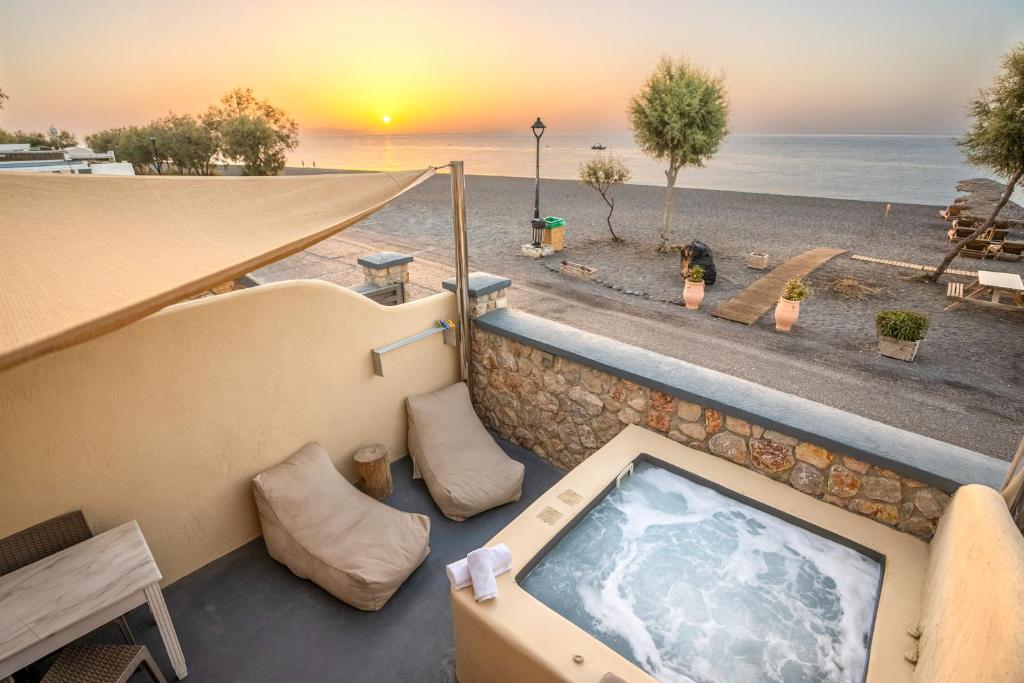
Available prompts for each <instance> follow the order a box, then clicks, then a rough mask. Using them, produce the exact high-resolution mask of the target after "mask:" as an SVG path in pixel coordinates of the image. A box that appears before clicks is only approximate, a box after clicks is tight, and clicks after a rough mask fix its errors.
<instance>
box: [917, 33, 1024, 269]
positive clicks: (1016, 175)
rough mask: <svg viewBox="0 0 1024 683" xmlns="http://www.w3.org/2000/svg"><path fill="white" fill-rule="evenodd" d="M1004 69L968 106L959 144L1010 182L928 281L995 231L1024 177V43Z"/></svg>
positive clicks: (969, 155) (973, 159)
mask: <svg viewBox="0 0 1024 683" xmlns="http://www.w3.org/2000/svg"><path fill="white" fill-rule="evenodd" d="M1002 66H1003V68H1002V71H1001V72H1000V73H999V75H998V76H996V79H995V83H993V84H992V87H991V88H988V89H987V90H982V91H981V92H979V93H978V95H977V96H976V97H975V98H974V99H973V100H971V102H970V104H969V105H968V108H969V110H970V114H971V118H972V119H973V121H972V123H971V127H970V129H969V130H968V131H967V133H966V134H965V135H964V137H963V138H961V139H960V140H958V141H957V144H959V145H960V148H961V149H962V150H963V151H964V156H966V157H967V161H969V162H970V163H971V164H973V165H975V166H982V167H985V168H988V169H990V170H992V171H993V172H995V173H996V174H998V175H1000V176H1002V177H1004V178H1009V180H1008V181H1007V183H1006V188H1005V189H1004V190H1003V194H1002V195H1001V196H1000V198H999V201H998V202H996V205H995V206H994V207H993V209H992V214H991V215H990V216H989V217H988V220H986V221H985V222H984V223H983V224H981V225H980V226H978V227H977V228H976V229H975V230H974V232H972V233H971V234H970V235H968V236H967V237H966V238H965V239H963V240H961V241H960V242H958V243H956V244H955V245H953V247H952V248H951V249H950V250H949V251H948V252H947V253H946V256H945V258H943V259H942V263H940V264H939V267H938V268H936V269H935V272H934V273H932V274H926V275H925V279H927V280H931V281H936V280H938V279H939V278H940V277H941V276H942V274H943V273H944V272H945V271H946V268H948V267H949V264H950V263H952V261H953V259H954V258H956V255H957V254H959V253H960V250H961V249H963V248H964V246H965V245H966V244H967V243H968V242H969V241H971V240H973V239H977V238H978V236H979V235H981V234H983V233H984V232H985V231H986V230H988V229H989V228H991V227H992V225H993V224H994V223H995V222H996V218H998V217H999V212H1000V211H1002V210H1003V207H1004V206H1006V204H1007V202H1009V201H1010V197H1011V195H1013V190H1014V188H1015V187H1016V186H1017V184H1018V183H1020V181H1021V177H1022V176H1024V43H1021V44H1019V45H1017V46H1016V47H1015V48H1013V49H1012V50H1011V51H1010V52H1009V53H1007V54H1006V56H1004V57H1003V65H1002Z"/></svg>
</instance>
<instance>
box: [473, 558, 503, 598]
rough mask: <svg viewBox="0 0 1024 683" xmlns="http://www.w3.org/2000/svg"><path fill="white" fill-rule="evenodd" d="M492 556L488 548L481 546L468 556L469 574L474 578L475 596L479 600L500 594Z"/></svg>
mask: <svg viewBox="0 0 1024 683" xmlns="http://www.w3.org/2000/svg"><path fill="white" fill-rule="evenodd" d="M491 556H492V553H491V552H490V551H489V550H488V549H487V548H479V549H477V550H474V551H473V552H471V553H470V554H469V555H468V556H467V557H466V563H467V564H468V565H469V576H470V578H472V579H473V597H474V598H475V599H476V601H477V602H483V601H484V600H490V599H491V598H493V597H495V596H496V595H497V594H498V582H497V581H495V574H494V564H492V561H491Z"/></svg>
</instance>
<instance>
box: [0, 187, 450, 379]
mask: <svg viewBox="0 0 1024 683" xmlns="http://www.w3.org/2000/svg"><path fill="white" fill-rule="evenodd" d="M432 174H433V171H432V170H430V169H427V170H423V171H406V172H399V173H347V174H325V175H310V176H290V177H225V178H221V177H173V176H88V175H64V174H16V173H10V174H3V173H0V370H2V369H4V368H8V367H10V366H12V365H16V364H18V363H21V362H23V361H26V360H28V359H30V358H33V357H35V356H38V355H40V354H43V353H47V352H49V351H53V350H56V349H59V348H63V347H66V346H70V345H72V344H76V343H79V342H82V341H85V340H87V339H90V338H92V337H96V336H98V335H101V334H104V333H106V332H110V331H112V330H114V329H117V328H119V327H122V326H124V325H127V324H128V323H131V322H133V321H135V320H138V319H140V318H142V317H144V316H146V315H149V314H150V313H153V312H155V311H158V310H159V309H161V308H163V307H165V306H167V305H169V304H172V303H174V302H176V301H180V300H182V299H185V298H187V297H190V296H192V295H194V294H198V293H200V292H203V291H205V290H207V289H210V288H211V287H214V286H216V285H219V284H222V283H224V282H227V281H229V280H232V279H234V278H236V277H239V276H241V275H243V274H245V273H247V272H249V271H251V270H254V269H256V268H259V267H260V266H263V265H266V264H267V263H270V262H272V261H276V260H278V259H281V258H284V257H285V256H288V255H290V254H294V253H295V252H297V251H301V250H302V249H305V248H306V247H308V246H310V245H312V244H315V243H316V242H319V241H320V240H322V239H325V238H326V237H329V236H331V235H333V234H335V233H337V232H339V231H341V230H344V229H345V228H346V227H348V226H350V225H352V224H353V223H355V222H357V221H359V220H361V219H363V218H365V217H366V216H368V215H370V214H371V213H373V212H374V211H376V210H377V209H379V208H381V207H382V206H384V205H385V204H387V203H388V202H389V201H391V200H392V199H394V198H395V197H397V196H398V195H400V194H402V193H403V192H405V191H406V190H408V189H410V188H412V187H414V186H415V185H417V184H418V183H420V182H422V181H424V180H426V179H427V178H428V177H430V176H431V175H432Z"/></svg>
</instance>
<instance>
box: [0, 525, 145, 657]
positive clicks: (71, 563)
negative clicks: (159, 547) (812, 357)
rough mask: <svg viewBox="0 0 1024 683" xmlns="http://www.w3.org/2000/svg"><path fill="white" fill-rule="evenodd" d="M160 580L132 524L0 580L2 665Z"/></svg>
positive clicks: (140, 533) (2, 577)
mask: <svg viewBox="0 0 1024 683" xmlns="http://www.w3.org/2000/svg"><path fill="white" fill-rule="evenodd" d="M161 578H162V576H161V575H160V570H159V569H158V568H157V566H156V561H155V560H154V559H153V554H152V553H151V552H150V551H149V546H148V545H146V539H145V538H144V537H143V536H142V531H141V530H140V529H139V525H138V523H137V522H135V521H134V520H133V521H131V522H126V523H125V524H122V525H121V526H118V527H115V528H113V529H111V530H110V531H107V532H105V533H102V534H99V535H98V536H94V537H92V538H90V539H88V540H86V541H82V542H81V543H78V544H75V545H73V546H71V547H70V548H67V549H65V550H62V551H60V552H59V553H55V554H53V555H50V556H49V557H45V558H43V559H42V560H39V561H38V562H34V563H32V564H30V565H29V566H27V567H22V568H21V569H19V570H18V571H16V572H11V573H10V574H7V575H6V576H0V661H3V660H4V659H6V658H8V657H11V656H13V655H15V654H17V653H18V652H21V651H23V650H25V649H27V648H28V647H31V646H33V645H35V644H36V643H38V642H40V641H43V640H45V639H47V638H49V637H51V636H53V635H55V634H57V633H59V632H60V631H62V630H63V629H66V628H68V627H69V626H71V625H73V624H75V623H76V622H78V621H81V620H82V619H84V618H86V617H88V616H89V615H91V614H95V613H96V612H99V611H101V610H103V609H105V608H108V607H110V606H112V605H114V604H116V603H117V602H119V601H121V600H124V599H126V598H128V597H130V596H132V595H135V594H138V593H140V592H141V591H142V590H143V589H144V588H145V587H146V586H149V585H152V584H154V583H157V582H159V581H160V579H161Z"/></svg>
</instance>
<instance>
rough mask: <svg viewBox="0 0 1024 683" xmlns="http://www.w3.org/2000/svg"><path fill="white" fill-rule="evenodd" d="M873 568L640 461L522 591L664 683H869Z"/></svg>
mask: <svg viewBox="0 0 1024 683" xmlns="http://www.w3.org/2000/svg"><path fill="white" fill-rule="evenodd" d="M880 581H881V566H880V565H879V563H878V562H876V561H875V560H873V559H870V558H868V557H866V556H864V555H863V554H861V553H859V552H857V551H856V550H853V549H851V548H848V547H846V546H844V545H842V544H840V543H836V542H834V541H831V540H829V539H826V538H823V537H822V536H819V535H817V534H815V533H814V532H812V531H809V530H807V529H803V528H801V527H799V526H796V525H794V524H791V523H790V522H787V521H785V520H783V519H780V518H779V517H776V516H774V515H772V514H769V513H767V512H762V511H761V510H758V509H756V508H753V507H751V506H749V505H746V504H744V503H741V502H739V501H736V500H734V499H732V498H729V497H728V496H725V495H723V494H721V493H718V492H717V491H714V490H713V489H710V488H708V487H706V486H703V485H701V484H698V483H695V482H693V481H690V480H689V479H686V478H685V477H682V476H680V475H677V474H674V473H672V472H669V471H668V470H666V469H663V468H660V467H657V466H654V465H650V464H648V463H645V462H639V463H637V465H636V469H635V471H634V474H633V476H632V477H630V478H628V479H626V480H624V482H623V484H622V486H621V487H620V488H618V489H616V490H614V491H613V492H611V493H610V494H609V495H608V496H607V497H606V498H605V499H604V500H603V501H601V502H600V503H599V504H598V505H597V506H596V507H595V508H594V509H593V510H592V511H591V512H590V514H588V515H587V517H586V518H585V519H584V520H583V521H581V522H580V523H579V524H578V525H577V526H576V527H575V528H574V529H572V530H571V531H570V532H569V533H568V534H567V535H566V536H565V537H564V538H563V539H562V540H561V541H560V542H559V543H558V545H557V546H555V547H554V548H553V549H552V550H551V551H550V552H549V553H548V554H547V555H546V556H545V557H544V558H543V559H542V560H541V561H540V563H539V564H538V565H537V566H536V567H535V568H534V569H533V570H532V571H531V572H530V574H529V576H527V577H526V579H525V580H524V582H523V588H524V589H526V590H527V591H528V592H529V593H531V594H532V595H534V596H535V597H536V598H538V599H539V600H541V601H542V602H543V603H545V604H546V605H547V606H548V607H550V608H552V609H553V610H555V611H556V612H558V613H559V614H561V615H562V616H564V617H566V618H567V619H569V620H570V621H572V622H573V623H575V624H576V625H578V626H580V627H581V628H583V629H584V630H586V631H588V632H589V633H591V634H592V635H594V636H595V637H597V638H598V639H600V640H601V641H603V642H604V643H605V644H606V645H608V646H609V647H611V648H613V649H614V650H616V651H617V652H619V653H620V654H621V655H623V656H624V657H626V658H627V659H630V660H632V661H633V662H635V663H636V664H637V665H638V666H640V667H642V668H643V669H646V670H647V671H649V672H650V673H651V674H652V675H653V676H654V677H655V678H657V679H658V680H660V681H664V682H665V683H674V682H676V681H685V682H687V683H689V682H701V683H703V682H705V681H707V682H711V681H716V682H722V683H742V682H746V681H751V682H753V681H785V682H787V683H789V682H791V681H842V682H846V681H849V682H851V683H852V682H854V681H861V680H863V678H864V674H865V670H866V666H867V650H868V643H869V641H870V634H871V629H872V624H873V620H874V611H875V603H876V600H877V595H878V587H879V584H880Z"/></svg>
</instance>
